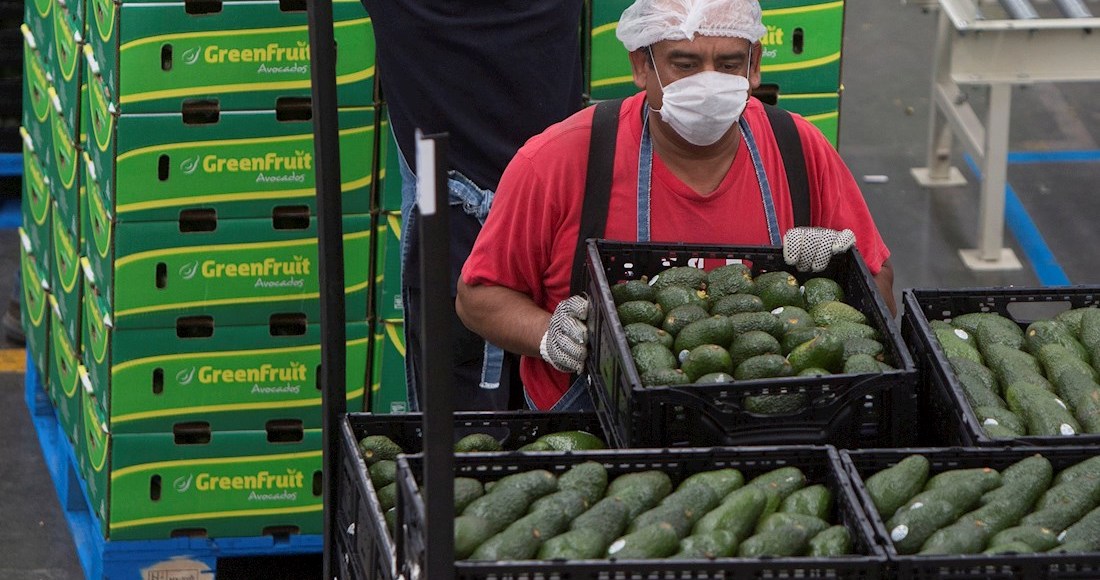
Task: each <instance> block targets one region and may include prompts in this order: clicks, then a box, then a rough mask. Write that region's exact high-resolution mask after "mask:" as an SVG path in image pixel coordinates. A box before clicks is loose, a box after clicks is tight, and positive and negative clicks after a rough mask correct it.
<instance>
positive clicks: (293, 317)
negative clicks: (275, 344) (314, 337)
mask: <svg viewBox="0 0 1100 580" xmlns="http://www.w3.org/2000/svg"><path fill="white" fill-rule="evenodd" d="M267 325H268V329H269V331H270V332H271V336H301V335H303V334H305V333H306V315H305V314H302V313H301V312H280V313H276V314H272V315H271V317H270V318H269V319H268V321H267Z"/></svg>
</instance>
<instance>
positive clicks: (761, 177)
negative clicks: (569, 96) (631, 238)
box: [638, 111, 782, 246]
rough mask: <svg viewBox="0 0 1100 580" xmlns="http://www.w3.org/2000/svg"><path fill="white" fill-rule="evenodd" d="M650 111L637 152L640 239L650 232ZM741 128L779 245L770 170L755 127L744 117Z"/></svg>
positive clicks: (770, 232)
mask: <svg viewBox="0 0 1100 580" xmlns="http://www.w3.org/2000/svg"><path fill="white" fill-rule="evenodd" d="M648 120H649V113H648V111H647V112H646V122H645V123H643V126H642V140H641V144H640V146H639V153H638V241H639V242H648V241H649V236H650V186H651V184H652V179H653V142H652V140H651V139H650V137H649V130H648ZM738 126H739V127H740V129H741V137H742V139H743V140H744V142H745V145H746V146H747V147H748V148H749V157H750V158H751V159H752V167H753V170H754V171H756V181H757V183H759V185H760V197H761V199H762V201H763V203H764V216H765V218H767V222H768V239H769V240H770V242H771V245H773V246H778V245H780V244H781V243H782V241H781V239H780V237H779V219H778V218H777V217H776V214H775V202H773V201H772V190H771V186H770V185H769V183H768V174H767V173H765V172H764V164H763V162H761V161H760V150H759V149H757V148H756V140H755V139H753V136H752V129H750V128H749V124H748V123H746V122H745V119H744V118H742V119H741V120H740V121H739V122H738Z"/></svg>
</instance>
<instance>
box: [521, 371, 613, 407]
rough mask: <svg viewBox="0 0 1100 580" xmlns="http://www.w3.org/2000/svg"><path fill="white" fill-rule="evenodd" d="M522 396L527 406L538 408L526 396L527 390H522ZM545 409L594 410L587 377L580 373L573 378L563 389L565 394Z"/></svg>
mask: <svg viewBox="0 0 1100 580" xmlns="http://www.w3.org/2000/svg"><path fill="white" fill-rule="evenodd" d="M523 398H525V399H527V406H528V407H529V408H531V409H534V410H536V411H537V410H538V407H536V406H535V403H534V402H533V401H532V400H531V397H529V396H527V391H524V392H523ZM547 410H548V411H595V410H596V405H595V404H593V403H592V394H591V393H589V392H588V378H587V377H586V376H584V375H580V376H578V377H577V378H576V379H574V380H573V384H571V385H569V390H567V391H565V394H563V395H562V396H561V398H560V399H558V402H557V403H554V406H553V407H550V408H549V409H547Z"/></svg>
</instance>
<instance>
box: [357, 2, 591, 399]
mask: <svg viewBox="0 0 1100 580" xmlns="http://www.w3.org/2000/svg"><path fill="white" fill-rule="evenodd" d="M363 3H364V5H365V6H366V8H367V12H368V13H369V14H370V16H371V21H372V24H373V27H374V35H375V39H376V45H377V59H378V78H379V81H380V83H381V88H382V95H383V98H384V99H385V102H386V104H387V107H388V111H389V118H390V127H391V129H392V130H393V133H394V136H395V137H396V140H397V144H398V148H399V152H398V155H399V156H400V160H401V169H402V172H401V173H402V175H401V176H400V177H401V179H402V203H401V218H402V223H403V224H404V228H403V230H402V240H401V246H402V249H401V256H402V302H403V304H404V308H405V333H406V353H407V355H406V365H405V366H406V378H407V382H408V397H409V404H410V408H411V410H418V409H419V408H420V396H421V395H422V391H421V390H420V389H421V388H422V387H421V385H420V380H419V371H420V365H421V364H422V362H421V361H422V356H423V355H422V353H421V349H420V339H421V335H420V321H421V317H420V300H421V298H420V297H421V284H420V252H419V247H418V240H419V236H418V232H417V228H418V219H417V213H418V212H417V210H416V208H415V202H416V178H415V176H414V175H413V168H415V166H416V163H415V158H416V157H415V137H414V134H415V131H416V130H417V129H420V130H421V131H422V132H423V133H424V134H433V133H443V132H445V133H447V134H448V136H449V140H448V150H447V159H448V162H449V164H450V167H451V168H452V169H453V171H452V172H451V174H450V182H449V186H450V200H451V207H450V219H451V222H450V226H451V240H450V242H451V243H450V263H451V269H452V273H451V280H452V282H451V288H450V289H449V291H450V295H451V296H452V297H453V296H454V295H455V287H454V283H455V281H456V280H457V279H458V277H459V273H460V270H461V268H462V264H463V262H464V261H465V259H466V256H467V255H469V252H470V248H471V246H472V245H473V242H474V239H475V238H476V237H477V234H478V232H479V231H480V230H481V225H482V223H483V222H484V220H485V216H486V215H487V214H488V211H489V206H490V204H491V203H492V201H493V190H495V189H496V187H497V182H498V181H499V180H500V176H501V173H502V172H503V171H504V167H505V166H506V165H507V164H508V161H509V160H510V159H511V158H512V156H513V155H514V154H515V152H516V150H517V149H519V147H520V146H521V145H522V144H523V143H524V141H526V140H527V139H528V138H529V137H531V136H532V135H535V134H537V133H538V132H540V131H542V130H543V129H545V128H546V127H547V126H549V125H550V124H551V123H556V122H558V121H560V120H562V119H564V118H566V117H568V116H569V115H571V114H572V113H574V112H576V111H577V110H578V109H580V108H581V105H582V84H581V79H582V70H581V57H580V39H579V36H578V31H579V25H580V11H581V5H582V0H547V1H544V2H530V1H529V0H499V1H495V2H479V1H472V0H448V1H440V0H428V1H425V0H363ZM397 177H398V176H389V178H390V179H396V178H397ZM451 332H452V336H453V337H454V340H453V343H452V345H451V348H448V349H447V350H446V351H445V352H446V353H447V354H448V355H449V356H452V357H453V368H454V375H453V380H452V384H453V386H454V389H455V405H456V409H461V410H496V409H506V408H508V407H509V405H510V403H509V392H508V389H507V388H503V387H501V386H500V385H501V365H502V359H503V353H502V351H501V350H500V349H499V348H496V347H494V346H493V345H492V344H488V343H486V342H485V341H484V340H483V339H482V338H481V337H480V336H477V335H476V334H474V333H472V332H470V331H469V330H468V329H467V328H466V327H465V326H463V324H462V323H461V321H459V320H458V317H457V316H455V317H454V319H453V324H452V331H451Z"/></svg>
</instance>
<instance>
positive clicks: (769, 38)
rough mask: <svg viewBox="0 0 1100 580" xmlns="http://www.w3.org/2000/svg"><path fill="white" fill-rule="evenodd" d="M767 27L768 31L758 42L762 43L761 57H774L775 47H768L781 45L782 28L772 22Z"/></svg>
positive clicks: (775, 53)
mask: <svg viewBox="0 0 1100 580" xmlns="http://www.w3.org/2000/svg"><path fill="white" fill-rule="evenodd" d="M767 28H768V32H767V33H766V34H765V35H764V37H763V38H761V39H760V44H762V45H764V51H763V53H762V54H761V56H762V57H763V58H775V56H776V55H777V54H778V52H777V51H776V49H775V48H769V47H775V46H783V35H784V32H783V29H782V28H780V27H778V26H776V25H774V24H769V25H768V26H767Z"/></svg>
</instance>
